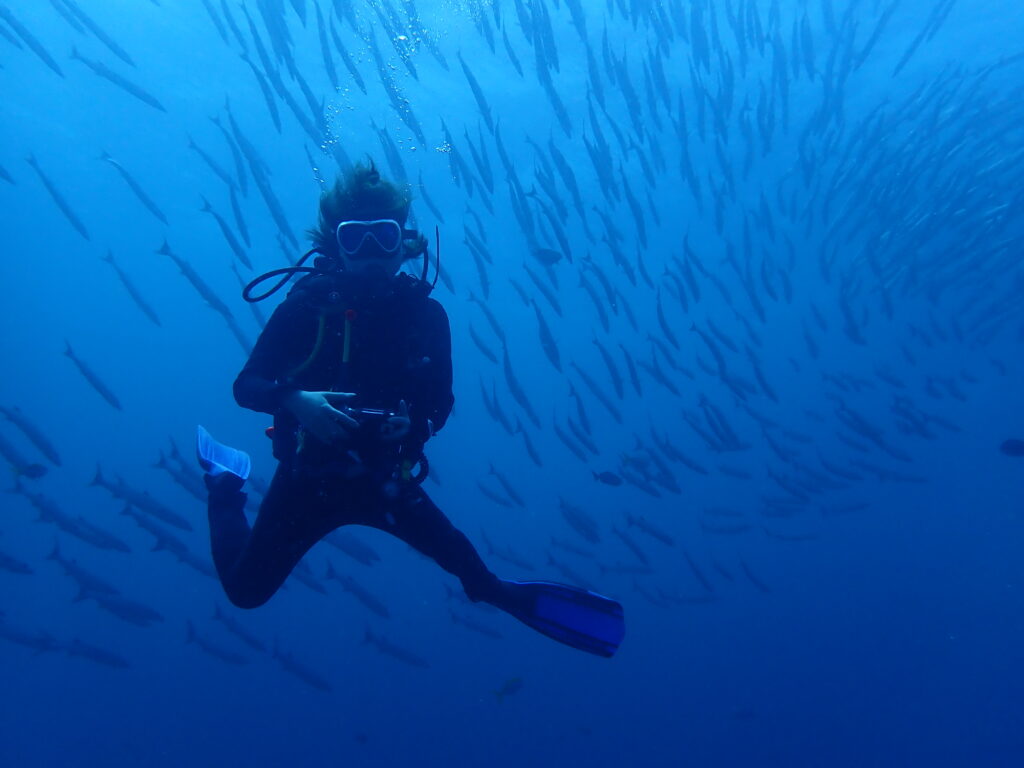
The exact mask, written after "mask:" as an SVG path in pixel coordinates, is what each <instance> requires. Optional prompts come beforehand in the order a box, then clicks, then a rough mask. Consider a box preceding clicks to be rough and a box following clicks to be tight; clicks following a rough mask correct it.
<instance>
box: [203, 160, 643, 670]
mask: <svg viewBox="0 0 1024 768" xmlns="http://www.w3.org/2000/svg"><path fill="white" fill-rule="evenodd" d="M409 206H410V195H409V192H408V190H407V189H405V188H399V187H396V186H395V185H393V184H391V183H389V182H387V181H385V180H383V179H381V177H380V174H379V173H378V172H377V170H376V168H375V167H374V165H373V163H372V161H371V162H370V163H369V164H358V165H356V166H355V167H354V168H353V170H352V171H351V172H350V173H349V174H348V175H347V176H345V177H344V178H339V179H338V181H337V182H336V183H335V185H334V187H333V189H331V190H328V191H327V192H325V193H324V194H323V196H322V197H321V199H320V216H319V226H318V227H316V228H314V229H312V230H310V231H309V234H310V236H311V238H312V241H313V244H314V248H313V249H312V250H311V251H309V252H308V253H306V255H305V256H303V258H302V260H300V261H299V262H298V264H297V265H296V266H294V267H286V268H283V269H277V270H273V271H272V272H268V273H267V274H265V275H262V276H261V277H259V278H257V279H256V280H254V281H253V282H252V283H250V284H249V285H248V286H246V289H245V291H244V292H243V296H244V297H245V299H246V300H247V301H259V300H260V299H263V298H266V296H269V295H270V294H271V293H273V292H274V291H276V290H277V289H278V288H280V287H281V286H282V285H284V283H285V282H287V281H288V280H289V279H291V278H292V277H293V276H294V275H295V274H297V273H307V274H306V276H305V277H303V278H302V279H300V280H299V281H298V282H297V283H296V284H295V285H294V287H293V288H292V289H291V290H290V291H289V293H288V295H287V297H286V298H285V300H284V301H283V302H282V303H281V304H280V306H278V307H277V309H276V310H275V311H274V313H273V315H272V316H271V317H270V319H269V321H268V322H267V324H266V327H265V328H264V329H263V332H262V333H261V334H260V337H259V339H258V340H257V341H256V344H255V346H254V348H253V350H252V354H251V355H250V356H249V359H248V361H247V362H246V364H245V366H244V367H243V368H242V371H241V373H239V374H238V377H237V379H236V380H235V383H234V395H235V400H236V401H237V402H238V404H239V405H241V406H242V407H244V408H249V409H252V410H254V411H260V412H263V413H267V414H270V415H272V416H273V417H274V425H273V427H272V428H270V429H268V430H267V431H268V433H269V434H270V435H271V436H272V439H273V452H274V457H275V458H276V459H277V461H278V467H277V471H276V473H275V474H274V478H273V480H272V482H271V484H270V488H269V490H268V491H267V494H266V496H265V497H264V499H263V502H262V504H261V505H260V509H259V514H258V515H257V517H256V520H255V522H254V524H253V525H252V527H251V528H250V526H249V523H248V521H247V520H246V517H245V513H244V511H243V509H244V507H245V502H246V494H245V493H244V492H243V491H242V486H243V484H244V482H245V479H246V478H247V477H248V475H249V470H250V460H249V457H248V455H247V454H245V453H244V452H242V451H240V450H236V449H234V448H230V447H228V446H226V445H223V444H221V443H218V442H216V441H215V440H214V439H213V438H212V437H211V436H210V434H209V433H208V432H207V431H206V430H205V429H203V428H202V427H199V428H198V430H197V453H198V456H199V462H200V465H201V466H202V468H203V470H204V471H205V472H206V475H205V482H206V486H207V489H208V491H209V522H210V546H211V549H212V553H213V561H214V564H215V566H216V569H217V573H218V575H219V576H220V581H221V584H222V585H223V587H224V591H225V593H226V594H227V596H228V598H229V599H230V600H231V602H232V603H234V604H235V605H236V606H238V607H240V608H255V607H258V606H260V605H262V604H264V603H265V602H266V601H267V600H269V599H270V597H271V596H272V595H273V594H274V593H275V592H276V591H277V590H278V588H279V587H280V586H281V585H282V584H283V583H284V581H285V579H286V578H287V577H288V575H289V573H291V571H292V569H293V568H294V567H295V565H296V564H297V563H298V562H299V560H301V559H302V557H303V555H305V553H306V552H307V551H308V550H309V549H310V547H312V546H313V545H314V544H316V543H317V542H318V541H320V539H322V538H323V537H324V536H326V535H327V534H328V533H330V532H331V531H333V530H334V529H336V528H338V527H340V526H343V525H366V526H370V527H373V528H377V529H378V530H381V531H386V532H387V533H390V534H391V535H393V536H397V537H398V538H399V539H401V540H402V541H404V542H406V543H407V544H409V545H410V546H412V547H414V548H415V549H417V550H418V551H420V552H422V553H423V554H424V555H426V556H428V557H430V558H432V559H433V560H435V561H436V562H437V564H438V565H440V566H441V567H442V568H443V569H444V570H446V571H448V572H449V573H451V574H453V575H455V576H456V577H458V578H459V580H460V581H461V582H462V587H463V589H464V590H465V592H466V595H467V596H468V597H469V599H470V600H471V601H473V602H479V601H483V602H486V603H490V604H491V605H494V606H496V607H497V608H500V609H501V610H503V611H505V612H507V613H509V614H511V615H512V616H514V617H515V618H517V619H519V620H520V621H522V622H523V623H525V624H527V625H528V626H530V627H532V628H533V629H535V630H537V631H538V632H541V633H543V634H545V635H547V636H548V637H551V638H553V639H555V640H557V641H559V642H562V643H565V644H566V645H569V646H572V647H574V648H578V649H580V650H583V651H587V652H589V653H593V654H596V655H598V656H604V657H610V656H612V655H613V654H614V653H615V651H616V650H617V648H618V646H619V643H620V642H621V641H622V638H623V635H624V633H625V625H624V620H623V612H622V606H621V605H620V604H619V603H617V602H615V601H614V600H610V599H608V598H606V597H602V596H601V595H597V594H594V593H593V592H589V591H587V590H585V589H579V588H576V587H570V586H566V585H562V584H556V583H552V582H543V581H535V582H519V581H506V580H503V579H499V578H498V577H497V576H495V575H494V574H493V573H491V571H490V570H489V569H488V568H487V566H486V565H485V564H484V562H483V560H481V558H480V556H479V554H478V553H477V551H476V550H475V549H474V547H473V545H472V544H471V543H470V541H469V539H467V538H466V536H465V535H463V534H462V533H461V532H460V531H459V530H457V529H456V528H455V527H454V526H453V525H452V524H451V522H449V520H448V519H447V518H446V517H445V515H444V514H443V513H442V512H441V510H440V509H438V507H437V506H436V505H435V504H434V503H433V502H432V501H431V500H430V498H429V497H428V496H427V494H426V492H425V491H424V490H423V488H422V487H421V483H422V481H423V479H424V477H425V476H426V473H427V471H428V464H427V460H426V457H425V456H424V453H423V446H424V444H425V443H426V442H427V441H428V440H429V438H430V437H431V436H432V435H434V434H435V433H436V432H437V431H438V430H439V429H441V428H442V427H443V426H444V424H445V421H446V420H447V418H448V415H449V414H450V413H451V409H452V405H453V403H454V402H455V398H454V396H453V394H452V361H451V332H450V329H449V324H448V316H447V314H446V313H445V310H444V308H443V307H442V306H441V304H440V303H438V302H437V301H436V300H434V299H432V298H430V296H429V294H430V291H431V289H432V288H433V285H432V284H431V283H430V282H428V281H427V279H426V277H427V265H428V255H427V241H426V238H424V237H423V235H421V234H420V233H419V232H417V231H415V230H411V229H406V228H405V222H406V219H407V217H408V214H409ZM313 254H317V256H316V258H315V259H314V262H313V266H312V267H305V266H303V264H304V262H305V260H306V259H307V258H308V257H309V256H311V255H313ZM416 257H422V259H423V272H422V277H420V278H416V277H413V276H412V275H409V274H407V273H404V272H400V271H399V270H400V268H401V266H402V264H403V263H404V262H406V261H407V260H409V259H411V258H416ZM438 269H439V266H438ZM273 277H280V279H279V281H278V282H277V284H276V285H275V286H274V287H273V288H271V289H270V290H269V291H267V292H266V293H264V294H262V295H260V296H257V297H253V296H252V289H253V288H254V287H255V286H256V285H258V284H260V283H262V282H263V281H265V280H267V279H270V278H273ZM434 282H435V283H436V277H435V280H434Z"/></svg>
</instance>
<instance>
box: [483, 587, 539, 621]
mask: <svg viewBox="0 0 1024 768" xmlns="http://www.w3.org/2000/svg"><path fill="white" fill-rule="evenodd" d="M484 600H485V602H488V603H490V604H491V605H493V606H494V607H495V608H500V609H501V610H503V611H505V612H506V613H511V614H512V615H518V614H522V613H530V612H531V611H532V610H533V607H534V603H535V602H536V596H535V595H534V594H533V593H532V592H531V591H530V590H529V589H524V588H523V585H522V584H520V583H518V582H515V581H506V580H505V579H498V580H497V584H496V585H495V589H494V591H493V592H492V593H491V594H489V595H488V596H487V597H486V598H484Z"/></svg>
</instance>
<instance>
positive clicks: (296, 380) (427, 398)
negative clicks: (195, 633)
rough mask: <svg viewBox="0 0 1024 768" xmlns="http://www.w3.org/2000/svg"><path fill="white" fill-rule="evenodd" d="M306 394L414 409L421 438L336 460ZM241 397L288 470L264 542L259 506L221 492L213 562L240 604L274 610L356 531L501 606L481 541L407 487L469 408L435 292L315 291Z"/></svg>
mask: <svg viewBox="0 0 1024 768" xmlns="http://www.w3.org/2000/svg"><path fill="white" fill-rule="evenodd" d="M346 337H347V338H348V354H347V356H346ZM295 390H306V391H314V392H316V391H327V390H333V391H336V392H354V393H356V394H357V396H358V397H357V398H355V399H354V400H352V401H350V402H351V403H352V405H355V406H359V407H363V408H381V409H386V410H396V409H397V408H398V404H399V401H400V400H403V399H404V400H405V401H406V403H407V404H408V407H409V418H410V421H411V429H410V432H409V435H408V436H407V437H406V438H405V439H404V440H403V441H402V443H401V444H399V445H392V444H385V443H381V442H379V441H377V440H368V441H366V442H365V444H363V443H362V442H360V443H358V444H357V445H359V449H358V450H357V452H356V454H355V455H354V456H353V455H350V454H347V453H346V452H345V450H344V449H337V448H331V447H329V446H326V445H325V444H323V443H321V442H320V441H318V440H316V438H314V437H313V436H312V435H309V434H308V433H304V432H303V430H301V429H300V427H299V424H298V422H297V421H296V419H295V418H294V417H293V416H292V415H291V413H290V412H289V411H288V410H287V409H285V408H284V407H283V406H282V404H281V403H282V399H283V398H284V397H286V396H287V395H288V394H289V393H291V392H293V391H295ZM234 392H235V399H236V400H237V401H238V404H239V405H241V406H243V407H246V408H251V409H253V410H256V411H262V412H264V413H269V414H272V415H273V416H274V456H275V458H277V460H278V461H279V462H280V463H279V465H278V468H277V472H276V474H275V475H274V479H273V482H272V483H271V485H270V490H269V491H268V493H267V496H266V498H264V500H263V503H262V505H261V506H260V511H259V516H258V517H257V518H256V522H255V524H254V525H253V527H252V529H251V531H250V528H249V524H248V522H247V521H246V519H245V514H244V512H243V507H244V504H245V494H244V493H241V492H240V491H236V490H234V489H230V488H225V487H222V486H221V485H219V484H218V483H216V482H210V483H208V484H209V486H210V504H209V517H210V542H211V548H212V550H213V560H214V563H215V565H216V567H217V572H218V574H219V575H220V580H221V583H222V584H223V586H224V591H225V592H226V593H227V595H228V598H229V599H230V600H231V602H232V603H234V604H235V605H237V606H239V607H243V608H254V607H256V606H259V605H262V604H263V603H265V602H266V601H267V600H268V599H270V597H271V596H272V595H273V594H274V593H275V592H276V591H277V589H278V588H279V587H280V586H281V584H283V583H284V581H285V579H286V578H287V577H288V574H289V573H290V572H291V570H292V568H294V567H295V565H296V564H297V563H298V562H299V560H301V559H302V556H303V555H304V554H305V553H306V552H307V551H308V550H309V548H310V547H312V546H313V545H314V544H315V543H316V542H317V541H319V540H320V539H321V538H323V537H324V536H325V535H326V534H328V533H330V532H331V531H332V530H334V529H335V528H337V527H339V526H342V525H351V524H356V525H367V526H371V527H373V528H378V529H380V530H382V531H387V532H388V533H390V534H392V535H394V536H397V537H398V538H400V539H402V540H403V541H405V542H407V543H408V544H410V545H411V546H413V547H415V548H416V549H417V550H419V551H420V552H422V553H423V554H425V555H427V556H429V557H431V558H433V559H434V560H435V561H437V563H438V564H439V565H440V566H441V567H442V568H444V569H445V570H446V571H448V572H450V573H452V574H454V575H455V576H457V577H458V578H459V579H460V580H461V581H462V585H463V588H464V589H465V591H466V593H467V595H469V597H470V598H471V599H474V600H485V599H488V598H489V597H492V596H493V593H494V590H495V589H497V585H498V579H497V577H496V576H494V574H492V573H491V572H490V571H489V570H488V569H487V567H486V566H485V565H484V563H483V561H482V560H481V559H480V556H479V555H478V554H477V552H476V550H475V549H474V548H473V545H472V544H470V542H469V540H468V539H467V538H466V537H465V536H464V535H463V534H462V533H461V532H459V531H458V530H457V529H456V528H455V527H454V526H452V524H451V523H450V522H449V521H448V519H447V518H446V517H445V516H444V514H443V513H442V512H441V510H440V509H438V508H437V506H436V505H435V504H434V503H433V502H432V501H431V500H430V499H429V497H428V496H427V494H426V493H425V492H424V491H423V489H422V488H420V487H419V486H418V485H417V484H415V483H413V482H400V481H398V480H396V479H395V478H394V477H393V473H394V470H395V468H396V467H398V466H400V465H401V464H402V462H406V464H408V463H409V462H414V461H415V459H416V458H417V457H418V456H419V455H420V453H421V451H422V445H423V443H424V442H426V440H427V438H428V437H429V436H430V426H429V425H428V419H429V420H430V422H431V423H432V425H433V429H434V430H435V431H436V430H438V429H440V428H441V427H442V426H443V425H444V423H445V421H446V419H447V418H448V414H449V413H450V412H451V409H452V405H453V403H454V402H455V398H454V396H453V395H452V362H451V332H450V330H449V327H448V316H447V315H446V314H445V311H444V308H443V307H442V306H441V305H440V304H439V303H438V302H436V301H434V300H433V299H431V298H429V297H428V296H427V290H426V286H425V284H424V283H422V282H421V281H418V280H415V279H414V278H411V277H409V276H407V275H404V274H400V275H398V276H397V277H396V278H394V279H393V280H391V281H390V282H389V283H388V284H387V287H386V288H383V287H381V288H378V289H376V290H373V289H371V288H370V287H369V286H368V284H367V283H366V282H365V281H361V280H359V279H357V278H356V277H354V276H351V275H347V274H345V273H337V274H331V275H315V276H310V277H307V278H304V279H303V280H301V281H300V282H299V283H298V284H297V285H296V286H295V287H294V288H293V289H292V290H291V292H290V293H289V295H288V297H287V298H286V299H285V301H283V302H282V303H281V305H280V306H279V307H278V308H277V309H276V310H275V312H274V314H273V315H272V316H271V318H270V320H269V321H268V323H267V325H266V328H265V329H264V330H263V333H262V334H261V335H260V337H259V339H258V340H257V342H256V346H255V347H254V349H253V351H252V354H251V355H250V356H249V360H248V362H247V363H246V364H245V367H244V368H243V369H242V372H241V373H240V374H239V375H238V378H237V379H236V380H235V385H234ZM347 447H352V445H351V444H350V445H349V446H347Z"/></svg>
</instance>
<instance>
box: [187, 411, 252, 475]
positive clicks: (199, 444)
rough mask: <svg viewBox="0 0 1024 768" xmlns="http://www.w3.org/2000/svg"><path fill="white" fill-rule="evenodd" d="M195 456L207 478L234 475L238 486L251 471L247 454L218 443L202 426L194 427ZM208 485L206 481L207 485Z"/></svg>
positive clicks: (250, 462) (250, 463)
mask: <svg viewBox="0 0 1024 768" xmlns="http://www.w3.org/2000/svg"><path fill="white" fill-rule="evenodd" d="M196 457H197V458H198V459H199V466H200V467H202V469H203V471H204V472H206V474H207V477H208V478H215V477H219V476H220V475H234V477H235V478H236V479H237V480H238V487H239V488H241V487H242V483H244V482H245V479H246V478H247V477H249V472H251V471H252V461H251V460H250V459H249V454H247V453H246V452H245V451H240V450H238V449H237V448H232V447H231V446H229V445H224V444H223V443H218V442H217V441H216V440H214V439H213V436H212V435H211V434H210V433H209V432H207V431H206V430H205V429H204V428H203V427H202V426H197V427H196ZM209 485H210V483H209V481H208V482H207V487H209ZM236 490H237V489H236Z"/></svg>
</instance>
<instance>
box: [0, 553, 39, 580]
mask: <svg viewBox="0 0 1024 768" xmlns="http://www.w3.org/2000/svg"><path fill="white" fill-rule="evenodd" d="M0 570H3V571H7V572H8V573H17V574H19V575H24V576H27V575H29V574H31V573H34V571H33V570H32V566H30V565H29V564H28V563H23V562H22V561H21V560H19V559H18V558H16V557H11V556H10V555H8V554H7V553H6V552H0Z"/></svg>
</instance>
